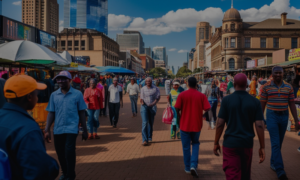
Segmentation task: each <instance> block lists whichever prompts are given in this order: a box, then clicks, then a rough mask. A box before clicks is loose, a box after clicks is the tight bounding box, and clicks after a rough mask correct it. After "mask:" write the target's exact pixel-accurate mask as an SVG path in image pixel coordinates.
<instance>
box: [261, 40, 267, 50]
mask: <svg viewBox="0 0 300 180" xmlns="http://www.w3.org/2000/svg"><path fill="white" fill-rule="evenodd" d="M260 47H261V48H266V47H267V39H266V38H260Z"/></svg>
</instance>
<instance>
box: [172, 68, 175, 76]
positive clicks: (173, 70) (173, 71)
mask: <svg viewBox="0 0 300 180" xmlns="http://www.w3.org/2000/svg"><path fill="white" fill-rule="evenodd" d="M172 73H173V74H174V75H175V69H174V66H172Z"/></svg>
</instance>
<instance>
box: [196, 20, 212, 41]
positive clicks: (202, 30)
mask: <svg viewBox="0 0 300 180" xmlns="http://www.w3.org/2000/svg"><path fill="white" fill-rule="evenodd" d="M210 34H211V27H210V25H209V23H208V22H198V23H197V26H196V46H197V45H198V44H199V42H200V40H203V41H209V40H210V37H211V35H210Z"/></svg>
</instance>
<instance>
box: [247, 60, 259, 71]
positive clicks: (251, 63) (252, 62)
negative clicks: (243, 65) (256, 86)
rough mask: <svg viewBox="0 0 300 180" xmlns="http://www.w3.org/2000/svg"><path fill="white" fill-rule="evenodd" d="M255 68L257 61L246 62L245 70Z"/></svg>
mask: <svg viewBox="0 0 300 180" xmlns="http://www.w3.org/2000/svg"><path fill="white" fill-rule="evenodd" d="M256 66H257V59H253V60H249V61H247V69H248V68H254V67H256Z"/></svg>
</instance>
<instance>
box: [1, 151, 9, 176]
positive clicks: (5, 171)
mask: <svg viewBox="0 0 300 180" xmlns="http://www.w3.org/2000/svg"><path fill="white" fill-rule="evenodd" d="M0 179H1V180H10V179H11V170H10V164H9V160H8V155H7V153H6V152H5V151H4V150H2V149H0Z"/></svg>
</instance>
